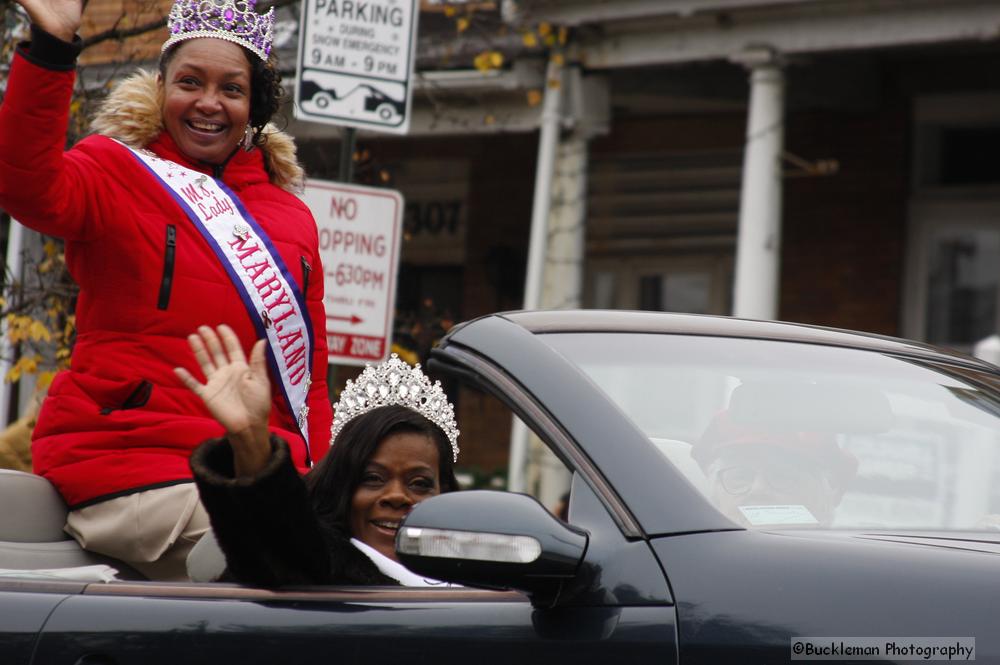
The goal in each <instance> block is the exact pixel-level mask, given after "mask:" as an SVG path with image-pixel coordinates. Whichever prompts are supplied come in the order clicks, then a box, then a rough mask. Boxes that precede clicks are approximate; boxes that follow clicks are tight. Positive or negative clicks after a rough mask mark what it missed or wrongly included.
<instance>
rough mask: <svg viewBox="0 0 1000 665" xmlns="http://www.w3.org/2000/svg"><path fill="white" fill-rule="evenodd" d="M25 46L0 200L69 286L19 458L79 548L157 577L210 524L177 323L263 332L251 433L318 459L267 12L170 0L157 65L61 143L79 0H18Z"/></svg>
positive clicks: (16, 63) (296, 176)
mask: <svg viewBox="0 0 1000 665" xmlns="http://www.w3.org/2000/svg"><path fill="white" fill-rule="evenodd" d="M17 2H18V3H19V4H21V5H22V6H23V7H24V8H25V10H26V11H27V12H28V15H29V16H30V18H31V22H32V26H31V40H30V42H26V43H24V44H21V45H20V46H19V47H18V49H17V52H16V54H15V55H14V59H13V63H12V65H11V69H10V75H9V78H8V83H7V89H6V95H5V99H4V101H3V104H2V106H0V207H2V208H3V209H4V210H6V211H7V212H9V213H10V214H11V215H12V216H13V217H14V218H15V219H17V220H18V221H20V222H21V223H23V224H25V225H26V226H28V227H31V228H33V229H36V230H38V231H40V232H42V233H45V234H48V235H52V236H57V237H60V238H63V239H64V240H65V241H66V262H67V264H68V266H69V268H70V271H71V273H72V275H73V277H74V279H75V280H76V281H77V283H78V284H79V286H80V294H79V298H78V301H77V305H76V325H77V339H76V344H75V347H74V350H73V356H72V360H71V368H70V369H69V370H68V371H66V372H62V373H60V374H59V375H58V376H57V377H56V379H55V381H54V382H53V384H52V386H51V389H50V390H49V395H48V398H47V399H46V400H45V403H44V405H43V406H42V409H41V413H40V414H39V416H38V422H37V427H36V429H35V432H34V437H35V440H34V443H33V447H32V456H33V461H34V470H35V472H36V473H39V474H41V475H42V476H44V477H46V478H48V479H49V480H50V481H52V483H53V484H54V485H55V486H56V488H57V489H58V490H59V491H60V493H61V494H62V496H63V498H64V499H65V500H66V502H67V504H68V505H69V508H70V513H69V518H68V521H67V526H66V530H67V531H68V532H69V533H71V534H72V535H73V536H74V537H75V538H76V539H77V540H78V541H79V542H80V543H81V545H83V546H84V547H86V548H87V549H90V550H93V551H96V552H100V553H102V554H106V555H108V556H111V557H114V558H116V559H120V560H123V561H125V562H127V563H129V564H131V565H132V567H134V568H136V569H137V570H139V571H140V572H142V573H144V574H145V575H146V576H148V577H150V578H154V579H163V580H174V579H185V578H186V570H185V565H184V563H185V558H186V555H187V553H188V551H189V550H190V548H191V547H192V546H193V544H194V543H195V542H196V541H197V539H198V538H199V537H200V536H201V534H202V533H204V532H205V531H206V530H207V528H208V518H207V515H206V514H205V511H204V509H203V508H202V507H201V505H200V503H199V499H198V493H197V490H196V488H195V486H194V484H193V482H192V477H191V472H190V468H189V466H188V459H189V458H190V455H191V452H192V451H193V450H194V448H195V447H196V446H197V445H198V444H199V443H201V442H202V441H204V440H205V439H207V438H210V437H214V436H218V435H220V434H221V433H222V429H221V428H220V427H219V425H218V423H217V422H216V421H215V420H214V419H213V418H212V417H211V416H210V415H209V414H208V413H207V412H206V411H205V409H204V406H203V405H202V403H201V400H199V399H198V398H197V397H196V396H195V395H193V394H192V393H191V392H190V391H189V390H187V389H186V388H185V387H184V385H183V384H182V383H181V382H180V381H178V380H177V378H176V376H175V375H174V373H173V368H174V367H176V366H177V365H180V364H182V363H183V362H184V361H186V360H187V359H188V358H189V357H190V356H189V354H190V351H189V350H188V344H187V339H186V338H187V334H188V333H189V332H190V331H191V330H193V329H194V328H195V327H196V326H198V325H199V324H202V323H209V324H211V325H218V324H220V323H226V324H227V325H228V326H229V327H230V328H231V330H232V331H233V334H235V335H236V337H237V338H238V339H239V340H240V342H241V343H242V344H243V345H244V346H245V347H246V348H249V347H250V346H251V345H252V344H253V343H254V341H255V340H258V339H262V340H266V347H267V353H266V355H267V361H268V364H269V366H270V369H271V373H272V378H273V380H274V383H275V386H276V388H275V390H274V391H273V392H269V393H268V399H269V403H270V404H271V405H272V406H273V408H272V409H270V410H269V414H270V416H269V419H268V421H267V423H266V427H267V429H268V431H269V432H272V433H274V434H275V435H276V436H279V437H280V438H281V439H282V440H284V441H285V442H286V443H287V445H288V454H289V458H290V460H291V463H292V464H293V465H294V466H295V467H296V468H298V469H299V470H301V471H305V470H306V469H307V468H309V467H310V466H311V464H312V462H314V461H316V460H319V459H320V458H321V457H323V455H324V454H325V452H326V450H327V446H328V440H329V431H330V423H331V420H332V413H331V411H330V403H329V399H328V396H327V389H326V382H325V378H326V339H325V331H324V326H325V314H324V310H323V278H322V275H323V269H322V266H321V265H320V259H319V250H318V238H317V230H316V224H315V221H314V220H313V218H312V215H311V214H310V212H309V210H308V208H306V207H305V205H304V204H303V203H302V202H301V201H300V200H299V199H298V198H297V197H296V196H295V195H294V193H293V192H294V191H295V190H296V188H297V187H298V186H299V185H301V182H302V169H301V168H300V167H299V165H298V163H297V162H296V158H295V148H294V144H293V143H292V141H291V139H290V138H289V137H288V136H285V135H284V134H282V133H280V132H278V131H277V130H275V129H274V127H273V126H270V125H269V124H268V122H269V120H270V119H271V116H272V115H273V114H274V113H275V112H276V111H277V109H278V107H279V104H280V97H281V94H282V90H281V86H280V77H279V75H278V72H277V70H276V68H275V66H274V62H273V60H272V58H271V57H270V52H271V42H272V38H273V24H274V14H273V10H272V11H271V12H269V13H268V14H266V15H260V14H257V13H256V12H255V11H254V3H255V0H177V2H176V3H175V4H174V5H173V7H172V9H171V11H170V15H169V19H168V29H169V37H168V39H167V40H166V42H165V43H164V44H163V48H162V52H161V56H160V61H159V71H158V72H156V73H153V72H142V73H138V74H136V75H134V76H131V77H130V78H128V79H125V80H124V81H122V82H120V83H119V84H118V86H117V87H116V89H114V90H113V91H112V92H111V94H110V95H109V97H108V98H107V99H106V100H105V102H104V104H103V106H102V107H101V109H100V110H99V112H98V113H97V116H96V118H95V119H94V121H93V123H92V129H93V130H94V132H95V133H94V134H93V135H91V136H88V137H87V138H85V139H83V140H82V141H80V142H79V143H77V144H76V145H75V146H74V147H73V148H72V149H70V150H65V151H64V145H65V142H66V128H67V126H68V121H69V108H70V97H71V95H72V91H73V85H74V77H75V63H76V58H77V56H78V55H79V53H80V50H81V46H80V38H79V37H77V36H76V32H77V30H78V29H79V27H80V24H81V19H82V11H83V10H82V6H83V2H82V0H17Z"/></svg>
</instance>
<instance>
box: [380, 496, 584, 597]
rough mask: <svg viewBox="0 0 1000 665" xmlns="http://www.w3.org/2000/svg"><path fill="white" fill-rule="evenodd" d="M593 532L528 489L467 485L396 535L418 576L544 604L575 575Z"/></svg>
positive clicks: (416, 512) (414, 516)
mask: <svg viewBox="0 0 1000 665" xmlns="http://www.w3.org/2000/svg"><path fill="white" fill-rule="evenodd" d="M588 537H589V536H588V534H587V532H586V531H583V530H582V529H578V528H576V527H573V526H570V525H568V524H566V523H565V522H562V521H561V520H559V519H557V518H556V517H555V516H554V515H552V513H550V512H549V511H548V510H546V509H545V507H544V506H542V504H540V503H538V501H536V500H535V499H534V498H532V497H530V496H528V495H526V494H514V493H510V492H494V491H488V490H469V491H466V492H450V493H448V494H442V495H440V496H436V497H433V498H430V499H427V500H426V501H421V502H420V503H418V504H417V505H416V506H415V507H414V508H413V510H412V511H411V512H410V514H409V515H407V516H406V519H405V520H403V523H402V525H401V526H400V528H399V532H398V533H397V534H396V554H397V555H398V556H399V560H400V562H401V563H402V564H403V565H404V566H406V567H407V568H409V569H410V570H412V571H413V572H415V573H418V574H420V575H426V576H428V577H433V578H436V579H439V580H444V581H447V582H454V583H458V584H463V585H466V586H476V587H486V588H494V589H516V590H518V591H524V592H526V593H528V594H529V595H530V596H531V597H532V602H534V603H535V604H536V605H545V604H548V603H549V602H550V601H551V600H552V599H553V598H555V597H556V596H557V595H558V592H559V590H560V588H561V587H562V584H563V582H565V581H566V580H569V579H571V578H573V577H574V576H575V575H576V573H577V570H578V569H579V567H580V563H581V562H582V561H583V555H584V554H585V553H586V551H587V542H588Z"/></svg>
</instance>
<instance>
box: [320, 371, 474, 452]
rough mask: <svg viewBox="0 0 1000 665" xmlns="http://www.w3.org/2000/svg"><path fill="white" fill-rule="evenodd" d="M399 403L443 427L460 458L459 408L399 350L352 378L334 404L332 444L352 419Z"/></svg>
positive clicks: (331, 430) (439, 383)
mask: <svg viewBox="0 0 1000 665" xmlns="http://www.w3.org/2000/svg"><path fill="white" fill-rule="evenodd" d="M394 404H398V405H399V406H405V407H406V408H408V409H412V410H413V411H416V412H417V413H419V414H420V415H422V416H423V417H424V418H426V419H427V420H429V421H431V422H432V423H434V424H435V425H437V426H438V427H440V428H441V431H443V432H444V435H445V436H446V437H448V441H449V442H450V443H451V456H452V462H457V461H458V427H457V425H456V423H455V408H454V407H453V406H452V405H451V402H449V401H448V397H447V395H445V394H444V390H443V389H442V388H441V382H440V381H435V382H434V384H433V385H432V384H431V380H430V379H428V378H427V375H426V374H424V373H423V371H421V369H420V364H419V363H417V365H415V366H414V367H410V366H409V365H407V364H406V363H405V362H403V361H402V360H401V359H400V358H399V356H398V355H396V354H395V353H394V354H392V355H391V356H389V359H388V360H386V361H384V362H381V363H379V364H378V365H368V366H367V367H365V369H364V371H363V372H361V375H360V376H359V377H358V379H357V381H348V382H347V385H346V386H344V390H343V391H342V392H341V393H340V400H338V401H337V402H336V403H335V404H334V405H333V426H332V427H331V428H330V433H331V438H330V441H331V445H332V444H333V443H334V442H335V441H336V439H337V434H339V433H340V430H342V429H343V428H344V425H346V424H347V423H348V422H350V421H351V420H354V419H355V418H357V417H358V416H360V415H361V414H363V413H368V412H369V411H371V410H372V409H377V408H378V407H380V406H391V405H394Z"/></svg>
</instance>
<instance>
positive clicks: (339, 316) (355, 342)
mask: <svg viewBox="0 0 1000 665" xmlns="http://www.w3.org/2000/svg"><path fill="white" fill-rule="evenodd" d="M302 200H303V201H304V202H305V204H306V205H307V206H309V209H310V210H311V211H312V213H313V217H315V218H316V224H317V226H318V230H319V251H320V258H321V259H322V261H323V270H324V273H325V274H324V279H325V284H324V286H325V292H326V296H325V302H324V305H325V306H326V342H327V346H328V348H329V361H330V362H331V363H337V364H341V365H365V364H367V363H369V362H380V361H382V360H385V359H386V358H387V357H388V356H389V348H390V347H391V345H392V323H393V311H394V309H395V305H396V277H397V274H398V268H399V250H400V245H401V244H402V227H403V197H402V195H401V194H400V193H399V192H396V191H393V190H389V189H381V188H375V187H363V186H361V185H345V184H341V183H335V182H325V181H322V180H308V181H307V182H306V187H305V191H304V192H303V194H302Z"/></svg>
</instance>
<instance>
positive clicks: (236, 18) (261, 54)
mask: <svg viewBox="0 0 1000 665" xmlns="http://www.w3.org/2000/svg"><path fill="white" fill-rule="evenodd" d="M256 5H257V0H177V1H176V2H175V3H174V6H173V7H171V8H170V15H169V16H168V17H167V29H168V30H169V31H170V36H169V37H168V38H167V41H165V42H163V48H162V49H161V50H162V51H166V50H167V49H168V48H170V47H171V46H173V45H174V44H176V43H178V42H181V41H184V40H186V39H195V38H197V37H214V38H216V39H225V40H226V41H229V42H233V43H235V44H239V45H240V46H242V47H244V48H247V49H249V50H250V51H252V52H253V53H255V54H256V55H257V57H258V58H260V59H261V60H267V56H268V55H270V53H271V42H272V41H274V7H271V9H270V10H269V11H268V12H267V13H266V14H258V13H257V12H255V11H254V7H255V6H256Z"/></svg>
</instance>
